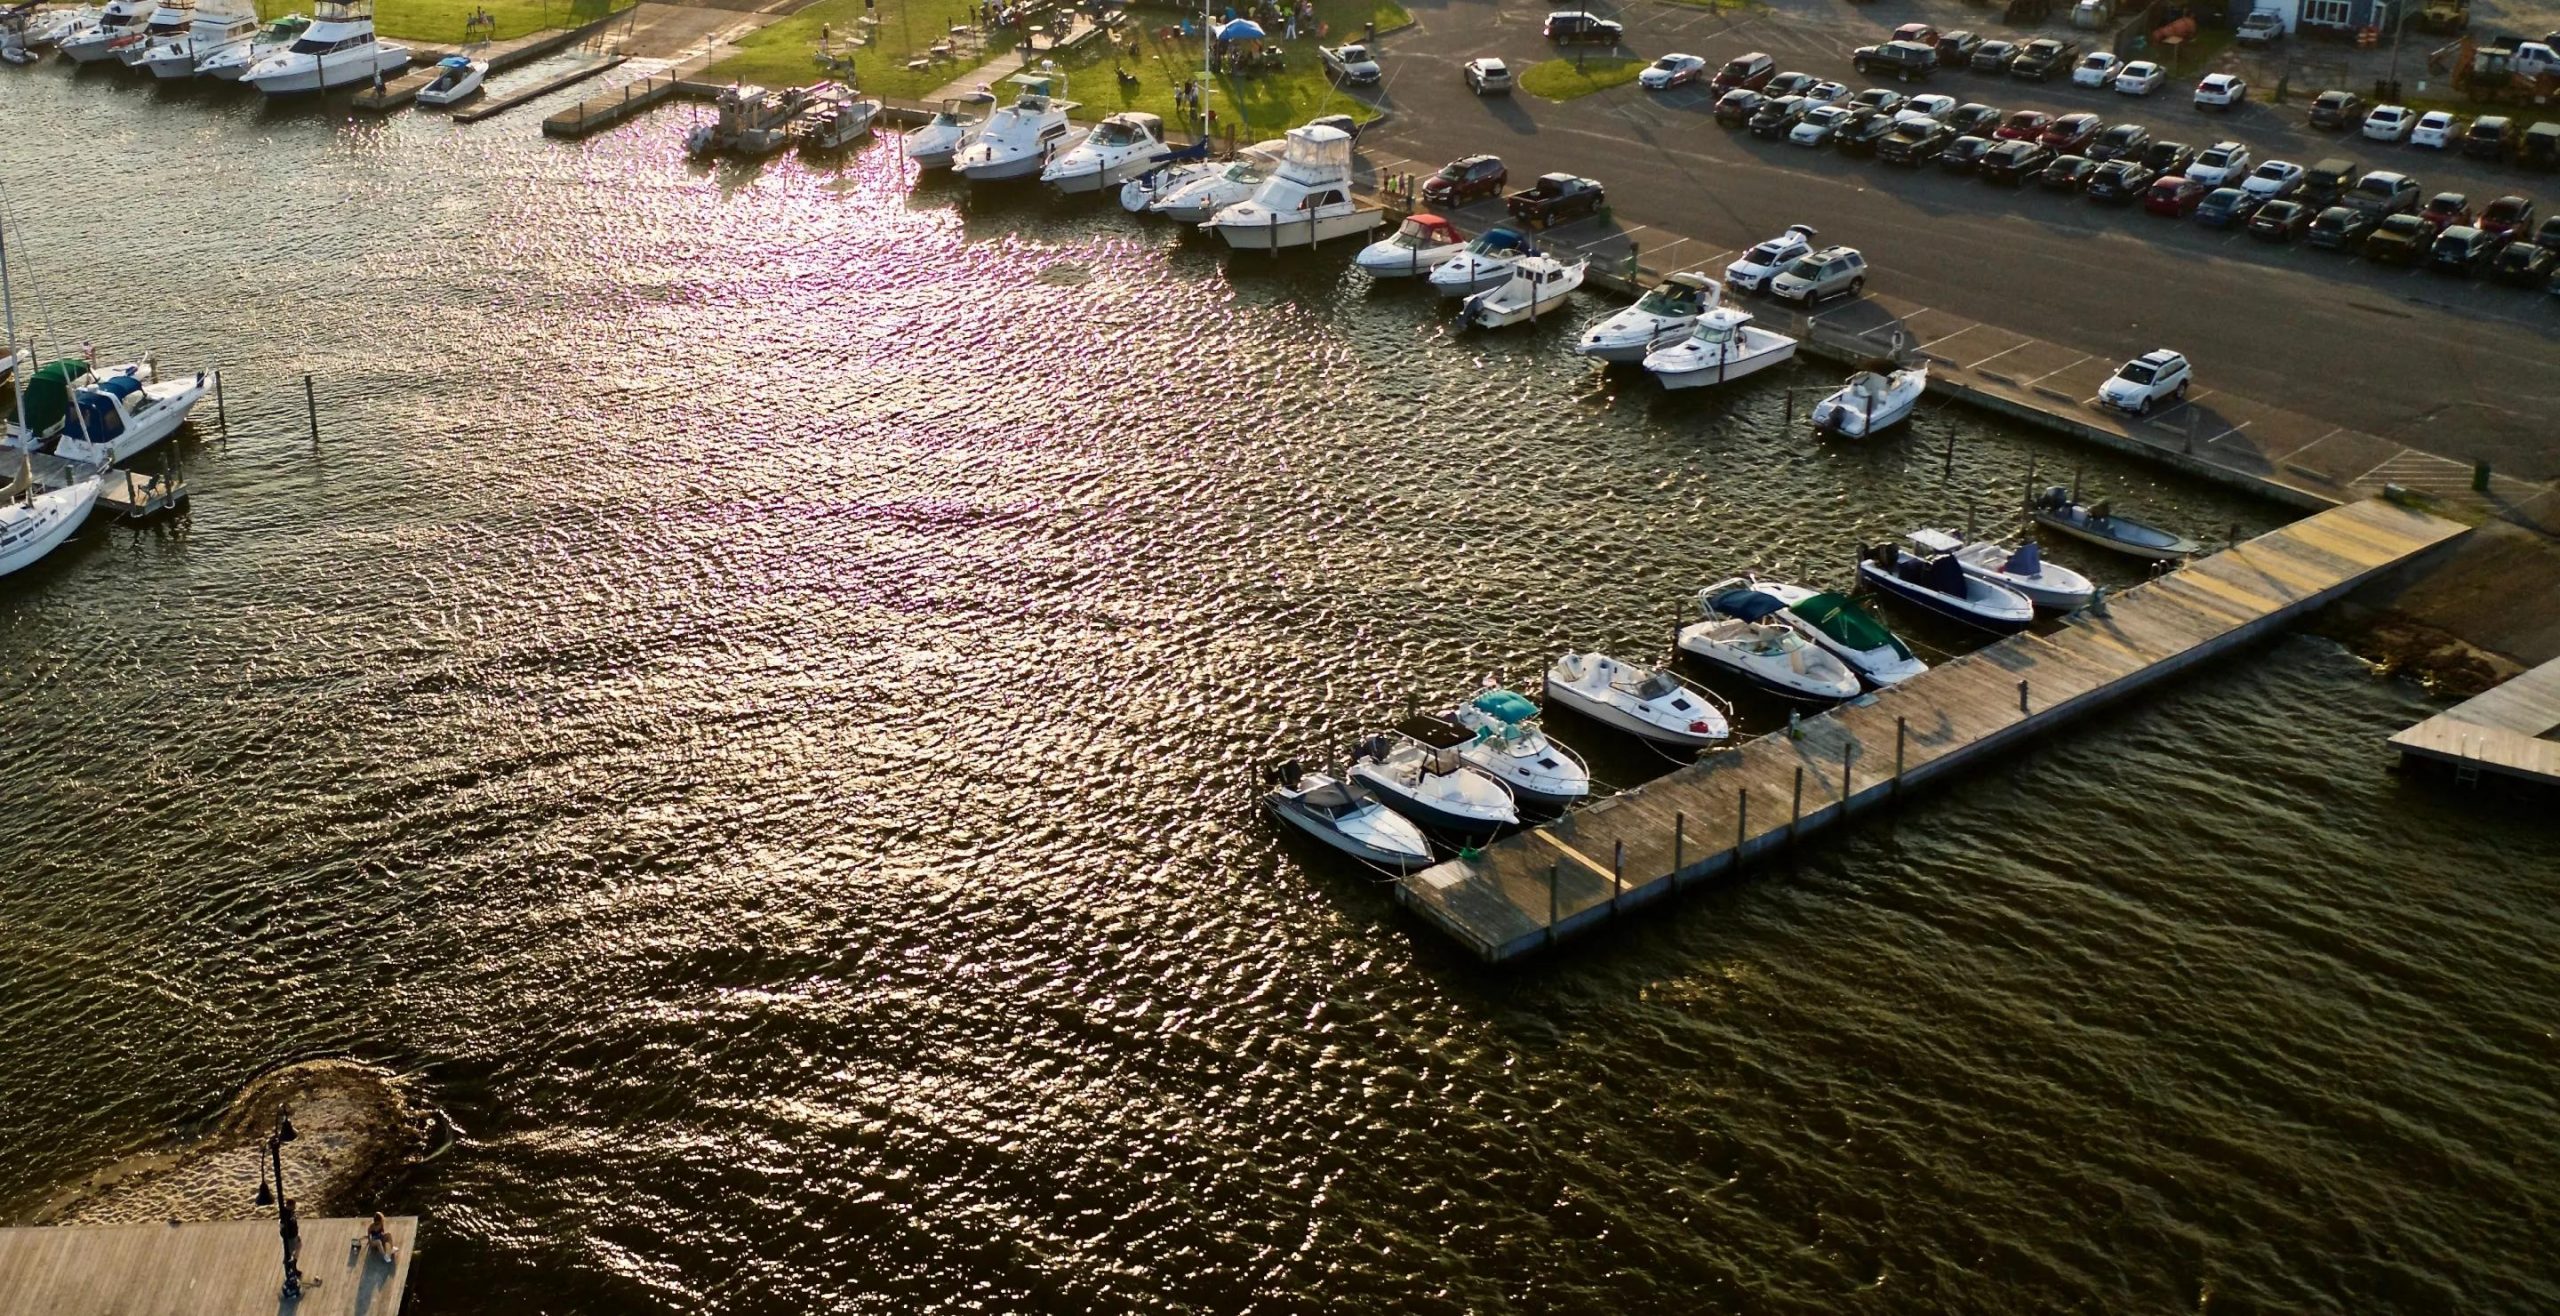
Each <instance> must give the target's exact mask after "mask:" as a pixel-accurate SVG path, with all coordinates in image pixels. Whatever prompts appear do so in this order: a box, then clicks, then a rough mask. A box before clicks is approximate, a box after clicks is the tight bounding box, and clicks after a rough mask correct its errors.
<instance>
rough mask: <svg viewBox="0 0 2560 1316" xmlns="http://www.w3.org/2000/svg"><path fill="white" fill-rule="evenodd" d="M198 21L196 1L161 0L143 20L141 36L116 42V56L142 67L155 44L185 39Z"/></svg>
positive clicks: (132, 64)
mask: <svg viewBox="0 0 2560 1316" xmlns="http://www.w3.org/2000/svg"><path fill="white" fill-rule="evenodd" d="M195 23H196V6H195V0H183V3H181V0H160V3H159V5H158V6H156V7H155V8H153V9H152V11H151V17H150V18H149V19H148V20H146V21H145V22H144V23H143V25H142V34H141V36H140V37H138V38H133V37H128V38H126V39H125V40H123V41H119V42H117V43H116V44H115V56H116V59H117V60H118V61H119V62H120V63H122V64H123V65H124V66H125V67H126V68H129V69H136V68H142V67H144V66H145V65H147V64H148V63H150V60H151V51H152V49H153V48H154V47H156V46H159V45H161V44H163V43H165V42H170V41H177V40H180V39H182V38H184V37H185V36H186V35H187V33H188V32H189V31H191V30H193V29H194V27H195Z"/></svg>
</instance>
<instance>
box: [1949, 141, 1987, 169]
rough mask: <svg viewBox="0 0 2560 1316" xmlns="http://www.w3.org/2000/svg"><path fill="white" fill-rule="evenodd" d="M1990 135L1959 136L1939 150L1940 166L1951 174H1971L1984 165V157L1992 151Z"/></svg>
mask: <svg viewBox="0 0 2560 1316" xmlns="http://www.w3.org/2000/svg"><path fill="white" fill-rule="evenodd" d="M1991 142H1992V139H1991V138H1988V137H1959V138H1957V139H1955V140H1954V141H1952V142H1949V143H1947V145H1946V149H1945V150H1942V151H1940V152H1938V167H1939V168H1940V169H1944V170H1946V171H1947V172H1948V173H1951V174H1969V173H1972V172H1973V171H1974V170H1976V169H1979V168H1981V167H1982V157H1984V156H1986V155H1989V154H1990V153H1991Z"/></svg>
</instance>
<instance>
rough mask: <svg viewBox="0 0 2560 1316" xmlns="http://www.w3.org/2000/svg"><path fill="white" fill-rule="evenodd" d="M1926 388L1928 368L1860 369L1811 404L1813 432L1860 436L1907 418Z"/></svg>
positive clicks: (1848, 436)
mask: <svg viewBox="0 0 2560 1316" xmlns="http://www.w3.org/2000/svg"><path fill="white" fill-rule="evenodd" d="M1928 387H1929V367H1928V366H1927V365H1926V364H1925V363H1924V364H1921V365H1916V366H1905V367H1903V368H1902V369H1900V370H1896V371H1894V372H1892V373H1891V374H1883V375H1880V374H1877V373H1876V372H1875V371H1872V370H1861V371H1859V372H1858V373H1856V374H1854V375H1851V376H1849V382H1848V383H1846V384H1843V385H1841V386H1840V391H1839V392H1837V393H1834V394H1832V395H1831V396H1829V397H1827V398H1824V399H1823V400H1821V401H1820V402H1817V403H1814V404H1813V428H1814V431H1815V432H1816V433H1819V434H1830V435H1835V436H1837V437H1839V438H1844V439H1862V438H1865V437H1866V436H1868V435H1870V434H1874V433H1876V432H1877V431H1879V430H1882V429H1884V428H1885V427H1886V426H1889V425H1899V424H1901V423H1902V422H1903V421H1904V420H1906V419H1909V417H1910V415H1911V413H1912V412H1913V411H1915V410H1917V409H1918V408H1919V406H1920V395H1921V394H1922V393H1923V392H1926V391H1927V390H1928Z"/></svg>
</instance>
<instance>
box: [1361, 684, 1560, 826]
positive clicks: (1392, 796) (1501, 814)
mask: <svg viewBox="0 0 2560 1316" xmlns="http://www.w3.org/2000/svg"><path fill="white" fill-rule="evenodd" d="M1475 738H1476V737H1475V733H1474V732H1472V731H1469V730H1467V729H1466V728H1465V727H1462V726H1459V725H1458V724H1457V723H1455V722H1452V721H1450V720H1449V719H1447V718H1445V717H1433V716H1431V715H1430V714H1428V713H1425V714H1423V715H1421V716H1419V717H1410V718H1407V719H1405V720H1404V721H1403V722H1401V723H1399V724H1398V725H1397V726H1396V729H1395V732H1394V734H1393V735H1387V736H1371V737H1370V738H1368V739H1367V740H1365V741H1362V742H1361V744H1360V751H1359V753H1358V755H1357V756H1356V757H1354V758H1353V759H1352V761H1351V773H1350V777H1351V781H1352V783H1353V784H1355V785H1359V786H1362V787H1365V788H1367V789H1368V790H1370V791H1372V792H1374V793H1376V795H1377V797H1378V798H1379V799H1380V800H1383V801H1385V802H1386V805H1387V807H1388V808H1390V809H1393V810H1395V811H1396V812H1398V813H1401V814H1403V815H1404V816H1406V817H1408V818H1411V819H1413V820H1414V821H1415V822H1418V823H1420V824H1422V825H1423V826H1425V827H1436V828H1438V829H1440V830H1442V831H1444V832H1451V833H1454V834H1456V835H1459V836H1464V837H1485V836H1490V835H1492V834H1493V833H1495V832H1497V831H1500V830H1501V829H1503V828H1505V827H1508V826H1510V825H1512V824H1514V823H1516V822H1519V821H1520V809H1519V806H1518V805H1516V804H1515V803H1513V802H1512V799H1511V788H1510V787H1508V786H1506V785H1504V784H1502V782H1501V780H1500V779H1498V778H1496V777H1495V776H1494V775H1493V774H1491V773H1489V772H1486V771H1485V770H1484V769H1482V768H1479V767H1477V766H1475V765H1474V764H1472V763H1469V762H1467V761H1466V759H1464V758H1463V757H1461V756H1460V755H1459V753H1458V751H1459V750H1460V749H1461V748H1463V747H1464V746H1466V745H1468V744H1469V743H1471V742H1473V741H1474V740H1475Z"/></svg>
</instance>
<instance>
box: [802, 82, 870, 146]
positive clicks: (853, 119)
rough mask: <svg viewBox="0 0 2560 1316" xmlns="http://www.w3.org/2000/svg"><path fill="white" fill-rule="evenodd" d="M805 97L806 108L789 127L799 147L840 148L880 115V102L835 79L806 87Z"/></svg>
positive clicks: (854, 138)
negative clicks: (807, 100)
mask: <svg viewBox="0 0 2560 1316" xmlns="http://www.w3.org/2000/svg"><path fill="white" fill-rule="evenodd" d="M809 97H810V105H809V108H808V109H806V110H804V111H802V112H801V115H800V121H799V122H798V123H796V124H794V125H792V130H791V131H792V135H793V136H794V137H796V138H798V139H799V142H800V149H801V150H803V151H836V150H842V149H843V148H845V147H847V146H850V145H852V144H853V143H854V142H855V141H856V140H858V139H859V138H861V137H862V136H863V135H864V134H866V133H868V132H870V131H871V125H872V124H873V123H874V122H876V121H877V120H878V119H879V118H880V108H881V107H880V102H878V101H876V100H871V99H869V98H866V97H863V96H859V95H856V94H855V93H854V90H853V88H851V87H847V86H843V85H841V84H838V83H833V82H821V83H819V84H818V85H817V86H814V87H811V88H810V89H809Z"/></svg>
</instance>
